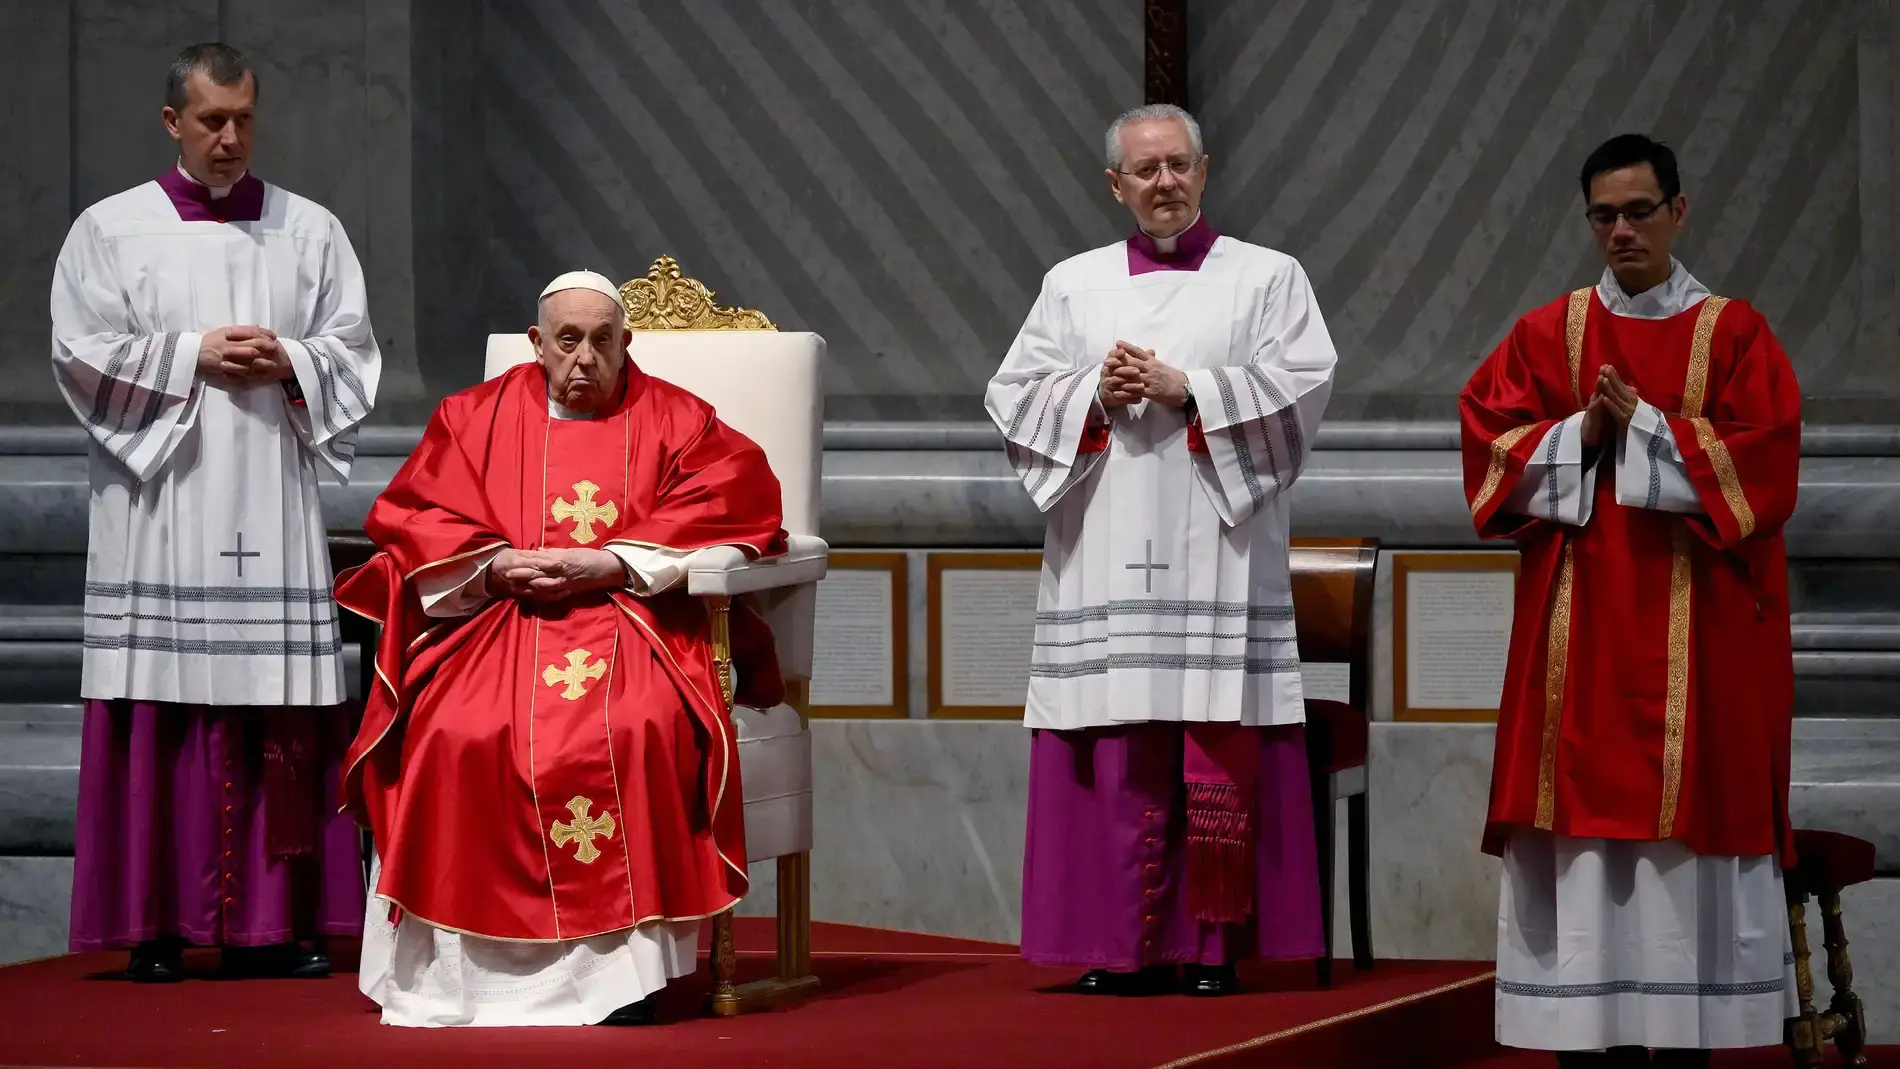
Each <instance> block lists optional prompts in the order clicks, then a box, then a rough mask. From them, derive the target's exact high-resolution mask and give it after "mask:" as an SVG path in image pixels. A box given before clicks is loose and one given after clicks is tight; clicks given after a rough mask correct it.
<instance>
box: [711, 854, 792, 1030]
mask: <svg viewBox="0 0 1900 1069" xmlns="http://www.w3.org/2000/svg"><path fill="white" fill-rule="evenodd" d="M778 910H779V912H778V969H777V970H776V975H774V976H771V977H768V978H766V979H763V980H753V981H751V982H750V983H744V984H741V983H738V982H737V980H736V978H735V975H734V974H735V973H736V972H737V971H738V969H737V964H738V963H737V955H736V954H735V953H734V952H733V949H732V911H731V910H727V911H726V912H724V913H721V914H720V915H719V916H717V917H714V918H713V990H712V1011H713V1012H714V1013H716V1014H718V1015H719V1016H721V1017H732V1016H735V1015H737V1014H741V1013H752V1012H754V1011H757V1010H767V1009H771V1008H772V1007H774V1006H781V1005H784V1004H785V1003H787V1002H791V1001H793V1000H795V999H799V998H803V997H805V996H806V995H809V994H812V993H813V992H815V991H817V990H818V977H816V976H814V975H812V971H811V855H810V854H807V853H797V854H786V855H785V856H783V857H781V858H779V859H778Z"/></svg>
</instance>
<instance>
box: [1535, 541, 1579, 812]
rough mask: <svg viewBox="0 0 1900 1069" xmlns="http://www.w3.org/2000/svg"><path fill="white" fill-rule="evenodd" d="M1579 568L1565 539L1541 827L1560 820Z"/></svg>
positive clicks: (1542, 768) (1542, 760)
mask: <svg viewBox="0 0 1900 1069" xmlns="http://www.w3.org/2000/svg"><path fill="white" fill-rule="evenodd" d="M1576 572H1577V558H1576V552H1575V550H1574V549H1573V548H1572V544H1571V542H1570V540H1569V539H1567V538H1566V539H1565V540H1564V555H1563V561H1562V563H1560V564H1558V566H1557V596H1556V597H1555V598H1553V599H1551V605H1550V638H1549V640H1548V644H1547V646H1546V648H1545V651H1544V741H1543V745H1542V747H1541V748H1540V750H1539V753H1538V757H1537V820H1536V826H1537V828H1538V829H1539V830H1541V831H1550V830H1551V828H1552V826H1553V825H1554V824H1555V823H1556V821H1557V739H1558V736H1559V735H1561V734H1562V731H1563V720H1564V686H1565V683H1566V681H1567V680H1568V678H1569V669H1570V602H1571V593H1572V590H1573V587H1574V583H1575V579H1576Z"/></svg>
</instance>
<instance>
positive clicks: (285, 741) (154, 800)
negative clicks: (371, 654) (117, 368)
mask: <svg viewBox="0 0 1900 1069" xmlns="http://www.w3.org/2000/svg"><path fill="white" fill-rule="evenodd" d="M158 184H159V186H160V187H161V188H163V189H164V191H165V192H166V194H167V195H168V196H169V197H170V199H171V201H172V204H173V205H174V206H175V207H176V208H177V210H178V217H179V219H180V221H183V222H218V223H224V222H247V221H248V222H255V221H257V220H259V219H260V218H261V217H262V211H263V206H264V192H265V189H264V184H263V183H262V182H261V181H259V180H258V179H256V178H254V177H252V176H250V175H248V174H247V175H245V176H244V177H243V178H242V179H240V180H239V181H238V182H237V184H236V185H234V186H233V187H232V188H231V189H230V191H229V192H228V193H227V194H226V195H225V196H223V197H216V198H214V197H213V196H212V195H211V191H210V190H208V189H207V188H206V187H204V186H202V185H199V184H197V183H196V182H193V181H191V180H190V179H188V178H186V177H185V176H183V175H182V174H179V173H178V172H177V171H176V170H169V171H167V172H166V173H165V174H163V175H161V176H160V177H159V179H158ZM192 355H193V356H194V357H195V355H196V354H195V353H194V354H192ZM352 729H353V725H352V723H351V720H350V716H349V715H348V707H339V706H330V707H319V708H254V707H240V706H206V705H180V704H173V703H167V702H149V701H139V700H136V699H131V698H113V699H96V698H95V699H88V700H87V701H86V710H85V724H84V727H83V729H82V736H81V743H80V759H79V814H78V826H77V832H76V841H75V844H74V845H75V850H74V853H75V858H74V866H73V901H72V930H71V940H70V942H71V947H72V949H73V950H74V951H93V950H107V949H114V948H121V947H129V946H132V945H134V944H137V943H140V942H145V941H148V940H157V939H165V938H179V939H183V940H185V941H187V942H190V943H194V944H198V945H206V946H214V945H226V946H268V945H271V944H276V943H283V942H288V941H290V940H293V939H301V938H308V937H312V936H318V935H357V934H360V933H361V932H362V930H363V907H364V872H363V866H362V857H363V853H362V848H361V844H360V840H359V836H358V832H357V830H356V827H355V825H354V823H353V822H352V821H351V820H350V819H349V818H348V817H346V816H342V815H339V814H338V813H337V797H336V792H337V785H338V783H339V782H340V772H341V767H340V766H341V761H342V756H343V753H344V751H345V749H346V748H347V747H348V745H349V742H350V739H351V736H352V734H353V730H352Z"/></svg>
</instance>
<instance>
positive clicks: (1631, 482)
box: [1616, 401, 1702, 514]
mask: <svg viewBox="0 0 1900 1069" xmlns="http://www.w3.org/2000/svg"><path fill="white" fill-rule="evenodd" d="M1616 503H1617V504H1619V505H1627V506H1629V507H1630V508H1639V509H1653V510H1655V511H1657V512H1678V513H1688V514H1693V513H1699V512H1701V511H1702V497H1701V495H1699V494H1697V493H1696V489H1695V483H1694V482H1693V481H1691V480H1690V478H1689V469H1688V467H1687V466H1686V465H1685V464H1684V463H1683V460H1682V450H1681V449H1679V448H1677V446H1676V435H1675V432H1673V431H1671V430H1670V429H1669V421H1668V420H1667V419H1665V418H1664V417H1663V414H1662V413H1661V412H1660V411H1658V410H1657V408H1656V406H1654V405H1652V404H1650V403H1649V402H1647V401H1638V402H1637V403H1636V413H1635V414H1634V415H1632V416H1631V417H1630V422H1629V429H1628V430H1627V431H1626V432H1625V433H1624V435H1623V442H1622V448H1621V449H1619V450H1618V451H1617V457H1616Z"/></svg>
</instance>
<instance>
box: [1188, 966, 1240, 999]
mask: <svg viewBox="0 0 1900 1069" xmlns="http://www.w3.org/2000/svg"><path fill="white" fill-rule="evenodd" d="M1181 990H1182V991H1183V992H1184V993H1185V994H1189V995H1201V996H1205V997H1209V998H1214V997H1219V996H1221V995H1238V994H1240V977H1239V976H1238V975H1237V974H1236V973H1235V972H1234V967H1233V966H1232V965H1190V966H1188V967H1187V970H1186V983H1185V984H1183V985H1182V988H1181Z"/></svg>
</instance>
